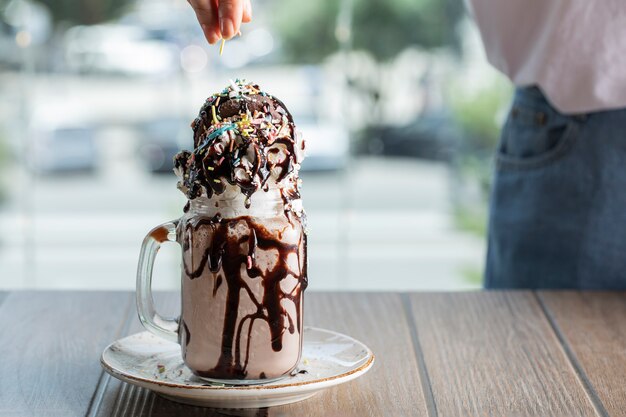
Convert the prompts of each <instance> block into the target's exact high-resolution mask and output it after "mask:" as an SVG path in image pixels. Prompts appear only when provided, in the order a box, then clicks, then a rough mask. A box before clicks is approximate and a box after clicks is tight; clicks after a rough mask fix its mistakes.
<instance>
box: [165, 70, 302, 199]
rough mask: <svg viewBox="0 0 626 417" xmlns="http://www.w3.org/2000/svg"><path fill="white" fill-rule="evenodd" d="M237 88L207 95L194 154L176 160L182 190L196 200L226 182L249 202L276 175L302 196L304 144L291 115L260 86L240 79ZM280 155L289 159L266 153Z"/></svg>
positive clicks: (195, 128) (219, 189) (218, 191)
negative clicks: (299, 168)
mask: <svg viewBox="0 0 626 417" xmlns="http://www.w3.org/2000/svg"><path fill="white" fill-rule="evenodd" d="M234 87H237V88H238V89H239V90H234V89H233V88H234ZM234 87H227V88H226V89H224V90H223V91H222V92H221V93H218V94H214V95H212V96H211V97H209V98H208V99H207V100H206V102H205V103H204V105H203V106H202V108H201V109H200V112H199V114H198V117H197V118H196V119H195V120H194V121H193V122H192V124H191V127H192V129H193V136H194V150H193V152H190V151H182V152H179V153H178V154H177V155H176V156H175V157H174V167H175V170H176V171H177V172H178V173H179V175H180V176H181V180H180V182H179V188H180V189H181V190H182V191H183V192H185V194H186V195H187V197H188V198H189V199H190V200H192V199H195V198H197V197H199V196H201V195H203V194H205V195H206V197H207V198H211V196H213V195H214V194H218V195H219V194H221V193H223V192H224V191H225V190H226V185H227V184H230V185H235V186H238V187H239V189H240V190H241V192H242V193H243V194H244V195H246V197H247V204H249V199H250V196H251V195H252V194H253V193H254V192H256V191H257V190H259V189H263V188H264V187H265V186H266V184H267V182H268V180H269V178H270V177H271V176H272V175H273V176H275V178H274V180H275V181H276V182H277V183H279V182H282V181H285V180H287V183H288V185H287V187H286V188H293V189H295V190H296V194H299V192H298V191H297V190H298V187H299V184H298V181H297V164H298V163H299V162H300V161H299V160H298V158H297V155H298V153H299V152H300V154H301V151H302V150H303V149H304V144H303V143H302V142H301V143H297V141H296V130H295V125H294V121H293V117H292V115H291V113H290V112H289V110H287V107H286V106H285V105H284V103H283V102H282V101H280V100H279V99H277V98H276V97H273V96H271V95H268V94H266V93H264V92H262V91H261V90H260V87H259V86H258V85H256V84H252V83H244V82H240V81H238V82H237V85H235V86H234ZM299 146H300V147H302V149H297V148H298V147H299ZM280 151H282V152H283V154H284V155H286V156H285V157H284V158H283V159H282V160H277V159H276V158H272V160H271V161H270V158H268V155H269V154H271V153H273V154H276V153H278V152H280ZM243 159H245V161H246V162H245V164H244V162H243ZM237 172H239V173H241V172H245V173H246V174H245V175H243V174H242V175H243V176H242V175H236V173H237ZM288 197H290V195H288Z"/></svg>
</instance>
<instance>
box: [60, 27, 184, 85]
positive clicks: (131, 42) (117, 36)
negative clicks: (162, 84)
mask: <svg viewBox="0 0 626 417" xmlns="http://www.w3.org/2000/svg"><path fill="white" fill-rule="evenodd" d="M65 57H66V61H67V65H68V67H69V69H70V70H72V71H76V72H80V73H90V72H96V73H108V74H118V75H137V76H149V75H167V74H171V73H173V72H175V71H177V70H178V69H179V51H178V48H177V47H176V45H175V44H173V43H171V42H167V41H163V40H159V39H153V38H151V37H150V33H149V32H148V31H146V30H145V29H143V28H141V27H138V26H129V25H119V24H106V25H93V26H75V27H73V28H71V29H69V30H68V31H67V33H66V34H65Z"/></svg>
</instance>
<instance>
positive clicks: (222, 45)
mask: <svg viewBox="0 0 626 417" xmlns="http://www.w3.org/2000/svg"><path fill="white" fill-rule="evenodd" d="M224 45H226V39H224V38H222V43H220V56H222V54H223V53H224Z"/></svg>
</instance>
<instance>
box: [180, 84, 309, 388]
mask: <svg viewBox="0 0 626 417" xmlns="http://www.w3.org/2000/svg"><path fill="white" fill-rule="evenodd" d="M191 127H192V129H193V132H194V149H193V151H182V152H180V153H179V154H177V155H176V157H175V160H174V162H175V172H176V174H177V175H178V177H179V182H178V187H179V189H180V190H181V191H182V192H183V193H185V195H186V196H187V198H188V200H189V201H188V203H187V205H186V206H185V209H184V211H185V214H184V215H183V217H182V218H181V219H180V220H179V221H178V223H177V224H176V234H177V236H176V239H177V241H178V242H179V243H180V244H181V245H182V248H183V255H182V258H183V259H182V313H181V317H180V320H179V329H178V334H179V342H180V344H181V347H182V354H183V359H184V361H185V364H186V365H187V366H188V367H189V368H190V369H191V370H192V371H193V372H194V373H195V374H196V375H198V376H200V377H204V378H209V379H211V380H217V381H224V382H229V381H232V380H240V381H255V380H269V379H276V378H280V377H282V376H284V375H287V374H289V373H290V372H291V371H293V370H294V368H295V367H296V365H297V364H298V361H299V359H300V354H301V346H302V311H303V303H302V296H303V291H304V289H305V288H306V286H307V272H306V270H307V258H306V226H305V214H304V210H303V208H302V203H301V199H300V179H299V178H298V170H299V168H300V163H301V162H302V158H303V154H304V141H303V140H302V139H301V137H300V135H299V134H298V133H297V132H296V129H295V125H294V122H293V119H292V117H291V114H290V113H289V111H288V110H287V108H286V106H285V105H284V104H283V103H282V102H281V101H280V100H278V99H277V98H275V97H273V96H271V95H269V94H267V93H265V92H263V91H261V89H260V88H259V86H258V85H256V84H253V83H247V82H244V81H239V80H237V81H235V82H231V84H230V85H229V86H228V87H227V88H225V89H224V90H223V91H221V92H220V93H216V94H213V95H212V96H211V97H209V98H208V99H207V100H206V102H205V104H204V105H203V106H202V108H201V109H200V112H199V115H198V117H197V118H196V119H195V120H194V121H193V122H192V125H191Z"/></svg>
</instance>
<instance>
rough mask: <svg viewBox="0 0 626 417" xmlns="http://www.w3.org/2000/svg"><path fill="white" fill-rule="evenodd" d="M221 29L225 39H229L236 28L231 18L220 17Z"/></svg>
mask: <svg viewBox="0 0 626 417" xmlns="http://www.w3.org/2000/svg"><path fill="white" fill-rule="evenodd" d="M220 31H221V32H222V37H223V38H224V39H226V40H228V39H230V38H232V36H233V31H234V28H233V23H232V22H231V21H230V19H220Z"/></svg>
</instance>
